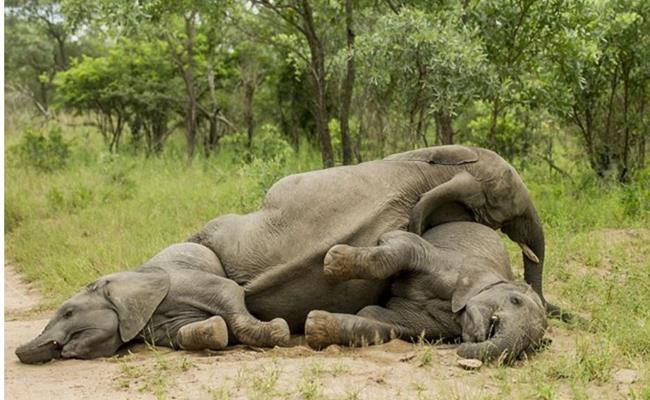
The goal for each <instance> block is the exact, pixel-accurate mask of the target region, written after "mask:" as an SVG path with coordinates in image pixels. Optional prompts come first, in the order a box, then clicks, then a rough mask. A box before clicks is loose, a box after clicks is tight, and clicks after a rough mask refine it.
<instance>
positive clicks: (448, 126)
mask: <svg viewBox="0 0 650 400" xmlns="http://www.w3.org/2000/svg"><path fill="white" fill-rule="evenodd" d="M434 118H435V119H436V134H437V136H438V143H439V144H443V145H444V144H454V127H453V126H452V122H453V121H452V118H451V115H450V114H449V111H447V110H445V109H440V110H437V111H436V112H435V114H434Z"/></svg>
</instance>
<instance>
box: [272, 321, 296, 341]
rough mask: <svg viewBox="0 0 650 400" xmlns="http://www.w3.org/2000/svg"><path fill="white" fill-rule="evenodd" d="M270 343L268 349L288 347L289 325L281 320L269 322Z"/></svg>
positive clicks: (289, 337)
mask: <svg viewBox="0 0 650 400" xmlns="http://www.w3.org/2000/svg"><path fill="white" fill-rule="evenodd" d="M269 326H270V328H271V329H270V333H269V336H270V338H271V343H270V346H269V347H273V346H282V347H285V346H288V345H289V340H290V339H291V331H290V330H289V324H287V321H285V320H284V319H282V318H275V319H273V320H271V322H269Z"/></svg>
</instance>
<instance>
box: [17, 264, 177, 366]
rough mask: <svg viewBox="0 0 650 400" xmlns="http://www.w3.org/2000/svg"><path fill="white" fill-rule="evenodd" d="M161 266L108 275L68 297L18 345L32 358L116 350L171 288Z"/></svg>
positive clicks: (19, 351)
mask: <svg viewBox="0 0 650 400" xmlns="http://www.w3.org/2000/svg"><path fill="white" fill-rule="evenodd" d="M169 282H170V280H169V276H168V274H167V273H166V272H165V271H164V270H162V269H160V268H147V269H144V270H141V271H128V272H119V273H115V274H111V275H107V276H104V277H102V278H100V279H98V280H97V281H95V282H93V283H91V284H90V285H88V286H87V287H86V288H84V289H83V290H81V291H80V292H78V293H77V294H75V295H74V296H73V297H72V298H70V299H68V300H67V301H65V302H64V303H63V304H62V305H61V307H60V308H59V309H58V310H57V312H56V314H55V315H54V317H53V318H52V319H51V320H50V322H49V323H48V324H47V326H46V327H45V329H44V330H43V332H42V333H41V334H40V335H39V336H37V337H36V338H35V339H33V340H32V341H30V342H28V343H26V344H24V345H22V346H20V347H18V348H17V349H16V355H17V356H18V358H19V359H20V361H22V362H24V363H27V364H36V363H43V362H47V361H49V360H52V359H54V358H82V359H88V358H96V357H106V356H110V355H113V354H115V352H116V351H117V349H118V348H119V347H120V346H121V345H122V344H124V343H126V342H128V341H130V340H132V339H133V338H135V337H136V336H137V335H138V333H140V331H142V329H143V328H144V327H145V325H146V324H147V321H149V319H150V318H151V316H152V315H153V313H154V312H155V310H156V308H157V307H158V305H159V304H160V303H161V302H162V300H163V299H164V298H165V296H166V295H167V293H168V291H169V285H170V284H169Z"/></svg>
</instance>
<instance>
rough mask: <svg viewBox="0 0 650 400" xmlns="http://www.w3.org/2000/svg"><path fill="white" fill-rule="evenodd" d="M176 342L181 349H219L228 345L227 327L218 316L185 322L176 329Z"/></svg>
mask: <svg viewBox="0 0 650 400" xmlns="http://www.w3.org/2000/svg"><path fill="white" fill-rule="evenodd" d="M176 342H177V343H178V345H179V347H180V348H181V349H183V350H204V349H210V350H221V349H223V348H225V347H226V346H228V327H227V326H226V321H224V320H223V318H221V317H220V316H214V317H212V318H209V319H206V320H205V321H199V322H193V323H191V324H187V325H185V326H183V327H181V329H179V330H178V333H177V334H176Z"/></svg>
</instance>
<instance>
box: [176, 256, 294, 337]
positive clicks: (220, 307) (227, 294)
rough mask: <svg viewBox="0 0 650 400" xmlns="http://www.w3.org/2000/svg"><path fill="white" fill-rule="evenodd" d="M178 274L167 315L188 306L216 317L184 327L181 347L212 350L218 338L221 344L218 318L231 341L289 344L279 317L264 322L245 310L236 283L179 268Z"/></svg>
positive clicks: (287, 327) (284, 323)
mask: <svg viewBox="0 0 650 400" xmlns="http://www.w3.org/2000/svg"><path fill="white" fill-rule="evenodd" d="M173 273H174V272H172V274H173ZM178 274H179V275H175V276H174V279H177V281H178V284H177V285H176V286H175V291H174V292H173V297H174V300H169V301H170V303H169V305H168V306H167V307H166V308H167V309H169V311H168V312H169V314H170V315H173V313H174V312H176V310H178V309H182V308H183V307H187V306H191V307H192V308H193V309H198V310H200V311H201V312H203V313H205V314H208V315H212V316H218V318H216V319H208V320H206V321H200V322H194V323H189V324H187V325H185V326H183V327H182V328H181V330H179V334H180V335H182V336H184V337H186V338H188V339H186V341H187V342H186V343H184V342H182V341H181V342H179V344H180V345H181V347H185V348H187V346H191V347H192V348H193V349H198V348H213V347H212V346H214V343H215V340H216V339H215V338H219V340H216V343H221V338H222V337H223V336H224V333H223V332H222V331H223V329H222V327H223V324H221V322H220V320H219V318H223V321H225V325H226V326H227V333H225V336H226V337H230V338H231V339H232V341H233V342H239V343H243V344H248V345H251V346H260V347H273V346H277V345H280V346H281V345H285V344H287V343H288V342H289V338H290V333H289V325H288V324H287V322H286V321H285V320H284V319H282V318H275V319H273V320H271V321H268V322H264V321H260V320H259V319H257V318H255V317H254V316H253V315H251V313H250V312H249V311H248V309H247V308H246V304H245V300H244V288H242V287H241V286H240V285H238V284H237V283H236V282H235V281H233V280H231V279H228V278H224V277H221V276H216V275H214V274H209V273H206V272H203V271H196V270H188V269H180V270H179V271H178ZM172 301H173V303H172ZM206 332H208V333H210V332H212V333H211V334H206ZM189 338H192V339H191V340H190V339H189ZM201 338H204V339H205V340H204V343H201V340H202V339H201Z"/></svg>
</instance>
